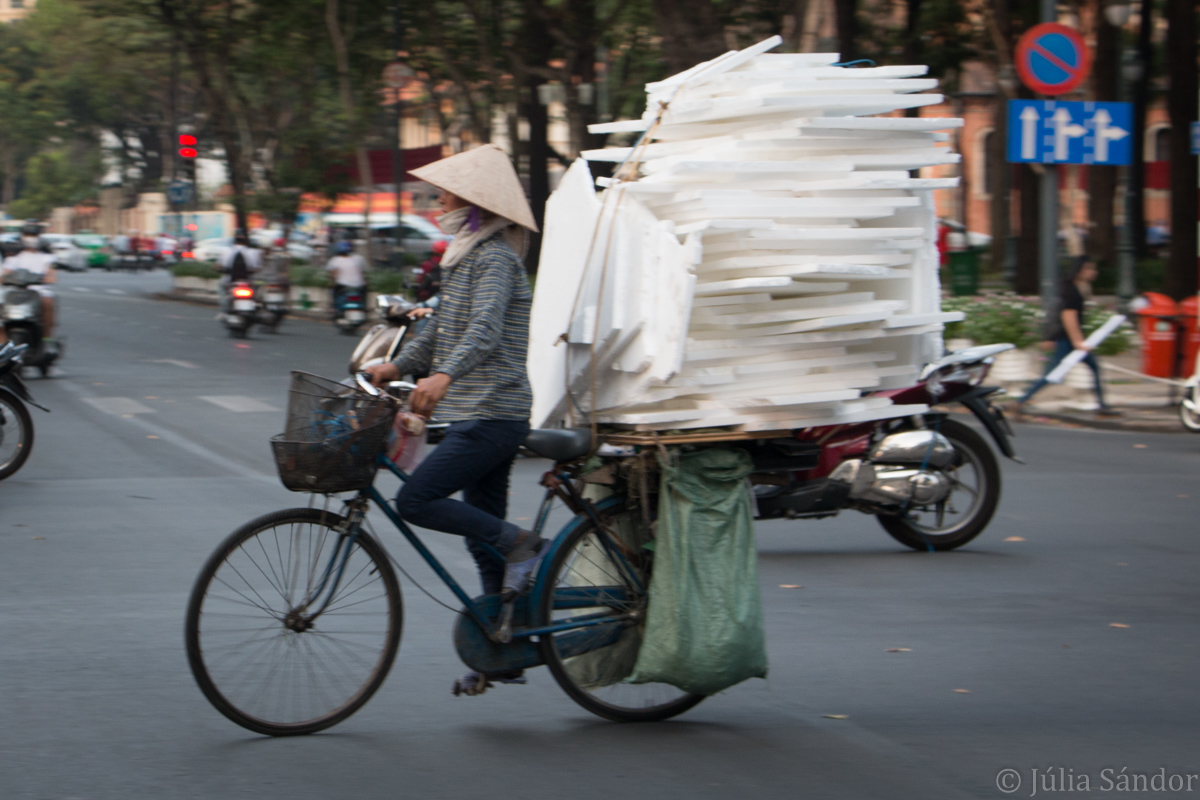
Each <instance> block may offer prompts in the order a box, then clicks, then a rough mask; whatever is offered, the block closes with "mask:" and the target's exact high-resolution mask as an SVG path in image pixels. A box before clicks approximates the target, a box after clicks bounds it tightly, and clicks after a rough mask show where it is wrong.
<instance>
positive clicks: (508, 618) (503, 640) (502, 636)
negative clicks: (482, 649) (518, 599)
mask: <svg viewBox="0 0 1200 800" xmlns="http://www.w3.org/2000/svg"><path fill="white" fill-rule="evenodd" d="M514 605H515V604H514V603H511V602H509V603H505V604H504V608H503V610H501V612H500V632H499V633H498V634H497V636H496V638H497V639H499V640H500V644H508V643H509V642H511V641H512V620H513V607H514Z"/></svg>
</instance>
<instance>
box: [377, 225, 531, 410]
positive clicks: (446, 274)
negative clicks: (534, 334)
mask: <svg viewBox="0 0 1200 800" xmlns="http://www.w3.org/2000/svg"><path fill="white" fill-rule="evenodd" d="M532 299H533V293H532V292H531V291H530V289H529V281H528V280H527V279H526V277H525V266H524V264H522V263H521V259H520V257H518V256H517V254H516V253H515V252H514V251H513V249H512V248H511V247H509V245H508V243H507V242H505V241H504V237H503V235H502V234H500V233H497V234H496V235H495V236H492V237H491V238H488V239H485V240H484V241H482V242H480V243H479V244H478V245H477V246H476V247H475V249H474V250H472V251H471V252H470V253H468V254H467V256H466V257H465V258H463V260H462V261H460V262H459V263H458V264H456V265H454V266H453V267H451V268H449V269H446V268H443V270H442V291H441V300H440V303H439V306H438V311H437V315H436V316H435V317H434V319H433V322H432V324H430V325H427V326H426V327H425V330H423V331H422V332H421V334H420V335H419V336H417V338H416V339H414V340H413V341H411V342H409V343H408V344H407V345H405V347H404V349H403V350H401V351H400V354H399V355H398V356H397V357H396V360H395V361H394V362H393V363H394V364H396V366H397V367H399V368H400V374H402V375H404V374H407V373H410V372H426V371H428V372H429V373H430V374H431V375H432V374H433V373H435V372H444V373H445V374H447V375H449V376H450V379H451V384H450V389H449V390H448V391H447V392H446V397H445V398H444V399H443V400H442V402H440V403H438V406H437V409H436V410H435V411H434V416H435V417H437V419H438V420H439V421H443V422H458V421H462V420H469V419H515V420H526V419H529V408H530V405H531V404H532V401H533V394H532V392H531V390H530V388H529V377H528V375H527V374H526V372H525V355H526V351H527V347H528V342H529V307H530V304H531V302H532Z"/></svg>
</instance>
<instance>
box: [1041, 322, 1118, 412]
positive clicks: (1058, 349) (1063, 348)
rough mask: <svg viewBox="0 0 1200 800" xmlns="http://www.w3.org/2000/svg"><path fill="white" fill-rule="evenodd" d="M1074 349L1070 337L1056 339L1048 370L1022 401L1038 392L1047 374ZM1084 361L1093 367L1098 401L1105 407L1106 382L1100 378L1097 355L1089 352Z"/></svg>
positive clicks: (1047, 363) (1044, 383)
mask: <svg viewBox="0 0 1200 800" xmlns="http://www.w3.org/2000/svg"><path fill="white" fill-rule="evenodd" d="M1074 349H1075V347H1074V345H1072V344H1071V341H1070V340H1069V339H1056V340H1055V342H1054V355H1053V356H1051V357H1050V360H1049V361H1047V362H1046V372H1045V373H1044V374H1043V375H1042V377H1041V378H1038V379H1037V380H1036V381H1035V382H1034V383H1033V385H1032V386H1030V387H1029V389H1028V390H1027V391H1026V392H1025V396H1024V397H1022V398H1021V402H1022V403H1025V402H1028V401H1029V398H1031V397H1033V396H1034V395H1035V394H1037V393H1038V392H1039V391H1040V390H1041V388H1042V387H1043V386H1045V385H1046V377H1045V376H1046V375H1049V374H1050V373H1051V372H1053V371H1054V368H1055V367H1057V366H1058V365H1059V363H1061V362H1062V360H1063V359H1064V358H1066V357H1067V356H1069V355H1070V354H1071V351H1072V350H1074ZM1083 363H1085V364H1087V365H1088V366H1089V367H1091V368H1092V374H1093V375H1094V376H1095V377H1096V402H1098V403H1099V404H1100V407H1101V408H1104V407H1105V403H1104V382H1103V381H1102V380H1100V364H1099V362H1097V361H1096V356H1094V355H1093V354H1091V353H1088V354H1087V355H1086V356H1084V357H1083Z"/></svg>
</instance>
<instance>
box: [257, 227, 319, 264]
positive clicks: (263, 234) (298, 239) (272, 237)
mask: <svg viewBox="0 0 1200 800" xmlns="http://www.w3.org/2000/svg"><path fill="white" fill-rule="evenodd" d="M282 238H283V231H281V230H275V229H272V228H259V229H257V230H253V231H251V232H250V240H251V241H252V242H253V243H254V245H255V246H256V247H268V246H271V247H273V246H274V245H275V242H277V241H279V240H280V239H282ZM309 238H310V237H309V236H308V234H306V233H302V232H301V231H292V232H291V235H290V236H289V237H288V243H287V252H288V256H289V257H290V258H295V259H299V260H301V261H311V260H312V257H313V253H314V252H315V251H314V250H313V247H312V245H310V244H308V240H309Z"/></svg>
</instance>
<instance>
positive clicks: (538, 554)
mask: <svg viewBox="0 0 1200 800" xmlns="http://www.w3.org/2000/svg"><path fill="white" fill-rule="evenodd" d="M549 547H550V542H548V541H546V540H545V539H538V541H537V543H536V544H535V545H534V546H533V547H522V548H520V549H518V550H515V551H513V552H512V553H509V555H508V557H509V558H510V559H511V558H513V557H514V556H518V554H519V555H521V556H526V557H525V558H522V559H521V560H519V561H506V562H505V564H504V588H503V589H502V590H501V592H500V596H501V598H503V599H504V600H505V602H508V601H509V600H511V599H512V598H514V597H516V596H517V595H519V594H520V593H521V592H523V591H525V589H526V587H528V586H529V581H530V580H531V579H532V578H533V573H534V572H536V571H537V568H538V565H539V564H541V563H542V556H543V555H545V554H546V551H547V550H548V549H549Z"/></svg>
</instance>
